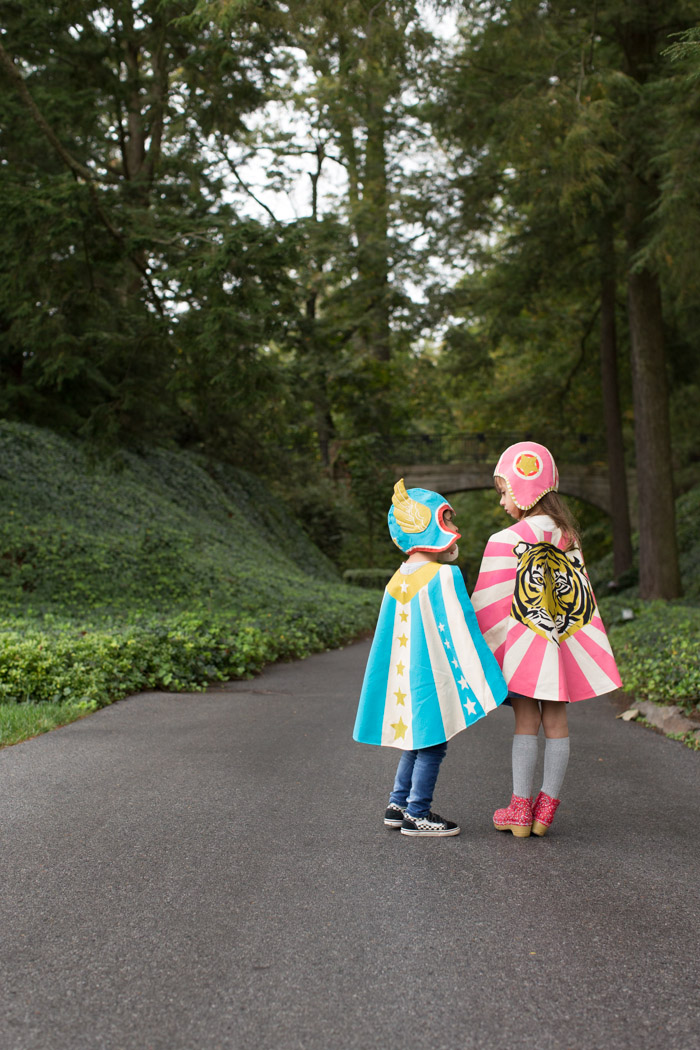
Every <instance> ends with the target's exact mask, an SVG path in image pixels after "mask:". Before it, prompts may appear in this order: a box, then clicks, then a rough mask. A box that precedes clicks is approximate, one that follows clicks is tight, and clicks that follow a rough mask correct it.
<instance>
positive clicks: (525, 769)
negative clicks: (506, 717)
mask: <svg viewBox="0 0 700 1050" xmlns="http://www.w3.org/2000/svg"><path fill="white" fill-rule="evenodd" d="M536 764H537V737H536V736H531V735H526V734H524V733H522V734H521V733H516V734H515V736H514V737H513V794H514V795H517V796H518V798H531V797H532V778H533V777H534V775H535V766H536Z"/></svg>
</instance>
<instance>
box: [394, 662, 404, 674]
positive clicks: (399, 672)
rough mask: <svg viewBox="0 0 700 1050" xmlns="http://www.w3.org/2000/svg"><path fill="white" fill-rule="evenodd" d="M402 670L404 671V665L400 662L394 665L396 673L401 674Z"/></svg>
mask: <svg viewBox="0 0 700 1050" xmlns="http://www.w3.org/2000/svg"><path fill="white" fill-rule="evenodd" d="M403 672H404V665H403V664H402V663H398V664H397V665H396V673H397V674H403Z"/></svg>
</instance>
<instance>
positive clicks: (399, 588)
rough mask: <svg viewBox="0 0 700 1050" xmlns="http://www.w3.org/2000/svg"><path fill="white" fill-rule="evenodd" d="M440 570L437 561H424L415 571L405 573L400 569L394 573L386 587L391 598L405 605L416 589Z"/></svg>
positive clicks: (424, 584) (428, 581)
mask: <svg viewBox="0 0 700 1050" xmlns="http://www.w3.org/2000/svg"><path fill="white" fill-rule="evenodd" d="M439 571H440V563H439V562H437V561H429V562H426V564H425V565H423V566H422V568H420V569H416V571H415V572H412V573H410V574H405V573H403V572H401V570H400V569H397V571H396V572H395V573H394V575H393V576H392V577H391V579H390V580H389V582H388V584H387V586H386V589H387V591H388V592H389V594H390V595H391V597H392V598H395V599H396V601H397V602H401V604H402V605H407V604H408V603H409V602H410V600H411V599H412V598H415V596H416V595H417V594H418V591H419V590H420V589H421V588H422V587H425V586H426V584H428V583H430V581H431V580H432V579H433V577H434V576H435V575H436V574H437V573H438V572H439Z"/></svg>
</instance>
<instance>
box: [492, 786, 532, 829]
mask: <svg viewBox="0 0 700 1050" xmlns="http://www.w3.org/2000/svg"><path fill="white" fill-rule="evenodd" d="M493 826H494V828H496V829H497V830H498V831H512V832H513V834H514V835H515V836H516V838H519V839H526V838H527V837H528V835H529V834H530V829H531V828H532V799H531V798H519V797H518V796H517V795H513V797H512V798H511V800H510V805H509V806H508V808H507V809H497V810H496V812H495V813H494V815H493Z"/></svg>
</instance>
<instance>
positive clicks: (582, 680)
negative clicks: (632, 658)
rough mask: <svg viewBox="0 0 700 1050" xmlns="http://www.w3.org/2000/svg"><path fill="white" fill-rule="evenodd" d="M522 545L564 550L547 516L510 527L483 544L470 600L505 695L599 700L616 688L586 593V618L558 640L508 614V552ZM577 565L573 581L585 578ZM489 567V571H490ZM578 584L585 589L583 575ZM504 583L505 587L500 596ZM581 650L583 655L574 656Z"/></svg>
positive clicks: (514, 560)
mask: <svg viewBox="0 0 700 1050" xmlns="http://www.w3.org/2000/svg"><path fill="white" fill-rule="evenodd" d="M523 541H524V542H525V543H527V544H540V543H548V544H551V545H552V546H554V547H556V548H557V549H558V550H563V548H564V546H565V540H564V539H563V537H562V533H561V531H560V529H558V528H557V526H556V525H555V523H554V522H553V521H552V519H551V518H549V517H547V516H544V515H535V516H532V517H531V518H529V519H528V518H524V519H523V520H521V521H519V522H516V523H515V524H513V525H511V526H510V527H509V528H507V529H503V530H502V531H501V532H498V533H496V534H495V535H493V536H491V538H490V539H489V542H488V543H487V545H486V550H485V552H484V560H483V562H482V567H481V571H480V573H479V576H478V579H477V581H476V586H475V587H474V593H473V596H472V602H473V605H474V610H475V612H476V616H477V620H478V622H479V627H480V628H481V631H482V633H483V634H484V637H485V638H486V641H487V643H488V645H489V647H490V648H491V650H492V652H493V653H494V655H495V657H496V660H497V661H498V663H499V665H500V667H501V669H502V671H503V674H504V677H505V679H506V682H507V684H508V688H509V690H510V691H511V692H514V693H520V694H522V695H523V696H532V697H535V698H536V699H539V700H561V701H564V700H569V701H572V702H573V701H577V700H586V699H589V698H590V697H593V696H600V695H602V694H604V693H607V692H609V691H610V690H611V689H613V688H615V687H616V686H619V685H621V682H620V676H619V674H618V671H617V667H616V665H615V658H614V656H613V653H612V650H611V648H610V643H609V641H608V638H607V635H606V633H605V627H604V625H603V621H602V619H601V617H600V613H599V612H598V608H597V606H596V605H595V598H594V596H593V592H592V591H591V592H590V593H591V600H592V601H593V603H594V607H593V616H592V618H591V619H590V621H589V622H588V623H585V624H584V625H583V626H581V627H579V628H578V629H576V630H574V631H573V633H571V634H570V635H569V636H568V637H567V638H559V637H558V636H557V635H556V629H555V628H554V626H552V630H551V633H542V631H541V630H535V628H534V626H532V625H531V624H530V623H529V622H526V623H524V622H523V621H522V620H520V619H517V618H516V617H515V616H513V615H511V612H512V608H513V595H514V591H515V586H516V579H517V574H518V556H517V555H516V554H515V553H514V548H515V547H516V546H517V545H518V544H519V543H522V542H523ZM577 556H579V557H580V552H579V551H577V552H575V554H574V555H573V558H569V561H572V562H573V559H575V558H576V557H577ZM493 558H497V559H499V564H498V565H497V567H496V565H495V563H493V562H491V561H490V559H493ZM505 559H508V561H509V564H508V565H504V564H503V562H504V560H505ZM580 562H581V564H580V565H579V564H577V563H576V562H574V564H575V567H576V569H577V570H578V572H579V579H581V578H582V577H581V574H582V573H585V570H584V569H583V559H582V558H580ZM490 565H494V567H493V568H490ZM582 582H583V584H584V585H585V586H587V587H588V588H590V584H588V581H587V578H586V577H585V576H584V577H583V581H582ZM506 584H511V586H510V588H509V589H508V592H507V593H506V594H504V586H505V585H506ZM552 615H553V614H552ZM538 626H539V625H538ZM574 641H575V643H576V644H574ZM578 646H580V650H579V649H578ZM581 650H582V651H583V653H584V654H585V656H584V655H579V653H580V652H581Z"/></svg>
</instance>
